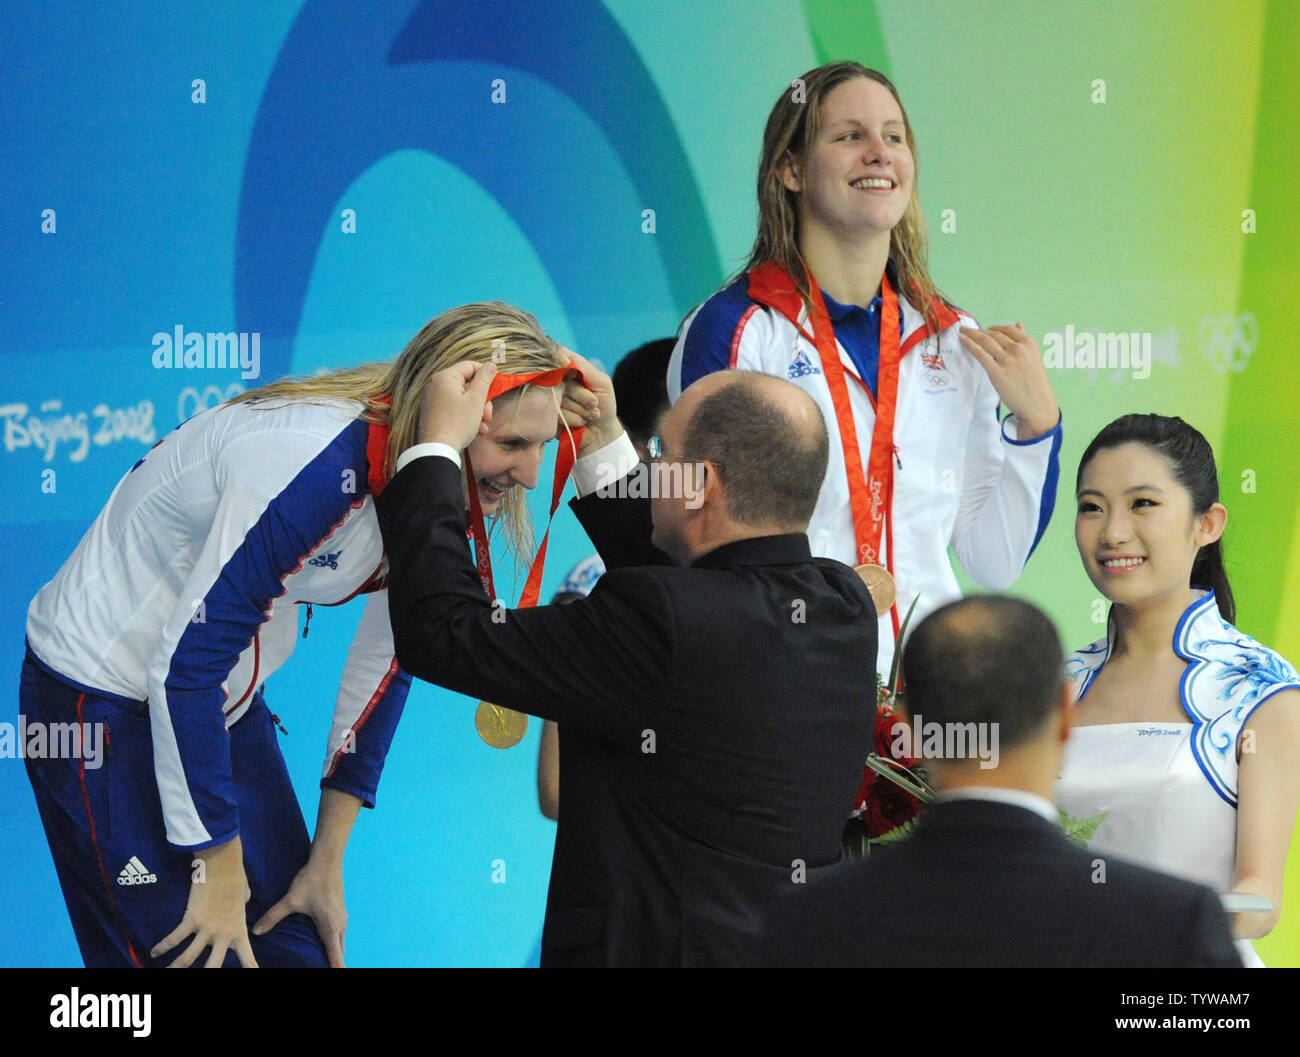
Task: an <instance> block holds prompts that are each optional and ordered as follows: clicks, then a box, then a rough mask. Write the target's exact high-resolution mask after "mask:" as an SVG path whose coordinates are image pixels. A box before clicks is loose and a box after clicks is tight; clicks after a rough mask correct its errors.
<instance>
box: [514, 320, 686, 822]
mask: <svg viewBox="0 0 1300 1057" xmlns="http://www.w3.org/2000/svg"><path fill="white" fill-rule="evenodd" d="M675 344H676V342H675V340H674V339H673V338H660V339H658V340H657V341H648V342H646V343H645V344H644V345H639V346H637V348H635V349H633V350H632V351H631V352H629V353H628V354H627V355H626V356H624V357H623V358H622V359H621V360H619V361H618V366H617V367H615V368H614V396H615V399H616V400H617V401H618V415H619V419H620V421H622V423H623V427H624V428H625V429H626V430H627V435H628V439H629V440H631V441H632V446H633V447H634V448H636V453H637V457H638V458H639V459H641V460H642V461H643V462H644V461H645V459H646V458H647V455H648V452H649V444H650V438H651V437H657V436H658V435H659V434H660V433H661V432H662V428H661V427H662V425H663V418H664V415H666V414H667V413H668V407H669V404H668V382H667V376H668V360H669V358H670V357H671V356H672V354H673V346H674V345H675ZM604 571H605V563H604V562H602V561H601V560H600V556H599V555H597V554H592V555H590V556H589V557H586V558H583V559H582V561H580V562H578V564H577V565H575V566H574V567H573V568H572V569H570V570H569V574H568V575H567V576H566V577H565V578H564V582H563V583H562V584H561V585H560V588H559V590H557V591H556V592H555V597H553V598H552V599H551V602H552V604H556V603H559V604H565V603H568V602H573V601H576V600H577V599H579V598H586V597H587V595H589V594H590V593H591V589H592V588H593V587H595V586H596V581H597V580H598V579H599V578H600V576H601V574H602V573H603V572H604ZM537 803H538V806H539V807H540V808H541V811H542V814H543V815H545V816H546V817H547V818H549V819H551V820H552V821H554V820H555V819H556V818H557V817H558V816H559V812H560V736H559V733H558V732H557V731H556V729H555V724H554V723H553V722H552V721H551V720H549V719H548V720H546V721H544V722H543V724H542V741H541V744H540V745H539V746H538V749H537Z"/></svg>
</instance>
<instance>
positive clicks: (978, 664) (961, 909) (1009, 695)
mask: <svg viewBox="0 0 1300 1057" xmlns="http://www.w3.org/2000/svg"><path fill="white" fill-rule="evenodd" d="M902 667H903V682H904V685H905V686H906V688H907V689H906V697H905V702H904V705H905V708H906V709H907V711H908V713H909V714H910V716H911V723H912V732H913V735H914V737H915V738H919V739H922V740H921V742H920V744H921V745H922V746H923V747H924V746H925V745H926V744H927V742H926V741H925V740H924V739H925V738H927V737H930V736H931V735H930V733H928V732H933V731H935V730H939V731H942V732H943V739H942V740H943V743H944V744H945V746H948V748H947V749H946V751H948V752H949V753H950V755H948V756H943V757H938V758H936V757H935V756H934V755H933V754H932V753H931V752H929V751H921V752H920V753H919V755H921V756H922V757H923V758H924V762H925V766H926V768H927V769H928V771H929V772H930V775H931V776H932V778H933V779H934V781H935V783H936V784H937V786H938V788H939V796H938V800H937V802H936V803H935V804H933V805H931V806H930V807H929V808H928V809H927V810H926V813H925V814H924V815H923V816H922V818H921V821H920V822H919V823H918V824H917V826H916V828H915V829H914V830H913V831H912V832H911V833H910V834H909V835H908V836H906V837H905V838H903V839H902V840H900V841H899V842H898V843H895V844H888V845H883V846H880V847H877V848H875V849H873V850H872V852H871V854H870V857H869V858H867V859H865V860H863V861H860V862H856V863H851V864H849V865H847V866H844V867H841V868H840V869H838V870H836V871H833V872H832V873H831V874H830V875H829V876H827V877H825V878H824V879H822V880H820V881H819V882H817V883H814V884H809V885H808V886H807V887H806V889H805V888H803V887H802V886H797V885H792V886H790V892H789V893H788V895H787V897H786V899H785V900H784V903H783V905H782V906H781V907H779V908H778V909H777V910H776V911H775V912H774V913H773V915H772V917H771V920H770V921H769V925H768V929H767V932H766V935H765V939H764V949H763V955H764V961H765V962H766V963H768V964H771V965H781V966H836V967H838V966H845V967H848V966H859V967H867V966H872V967H881V968H884V967H898V968H903V967H908V968H935V967H946V968H957V967H964V968H986V967H987V968H993V967H1008V966H1027V967H1043V968H1047V967H1056V966H1061V967H1091V968H1101V967H1110V968H1120V967H1139V966H1143V967H1145V966H1150V967H1166V968H1174V967H1194V966H1196V967H1200V966H1217V967H1237V966H1240V964H1241V963H1240V960H1239V959H1238V957H1237V953H1236V951H1235V950H1234V949H1233V945H1232V935H1231V932H1230V930H1229V928H1228V921H1227V918H1226V917H1225V916H1224V913H1223V910H1222V909H1221V908H1220V906H1219V901H1218V898H1217V897H1216V895H1215V894H1214V892H1213V891H1211V890H1210V889H1209V888H1206V887H1205V886H1203V885H1199V884H1194V883H1192V882H1190V881H1185V880H1180V879H1177V878H1173V877H1169V876H1167V875H1165V874H1161V873H1157V872H1156V871H1154V870H1149V869H1146V868H1144V867H1140V866H1135V865H1133V864H1131V863H1128V862H1125V861H1124V860H1122V859H1120V858H1118V857H1115V858H1111V857H1107V858H1105V859H1103V860H1099V859H1098V857H1097V855H1096V854H1095V853H1093V852H1089V851H1085V850H1084V849H1083V848H1080V847H1078V846H1077V845H1076V844H1074V843H1072V842H1071V841H1070V840H1069V839H1068V838H1067V837H1066V836H1065V834H1064V833H1063V832H1062V830H1061V827H1060V824H1059V821H1058V815H1057V812H1056V809H1055V808H1054V807H1053V806H1052V803H1051V801H1050V800H1049V799H1048V798H1049V796H1050V794H1051V789H1052V782H1053V780H1054V779H1055V777H1056V774H1057V771H1058V770H1059V768H1060V762H1061V755H1062V750H1063V748H1064V746H1065V744H1066V741H1067V739H1068V737H1069V735H1070V712H1071V707H1070V702H1071V696H1072V695H1071V693H1070V689H1069V687H1068V686H1067V684H1066V680H1065V668H1064V656H1063V654H1062V650H1061V642H1060V639H1059V638H1058V636H1057V634H1056V629H1055V628H1054V627H1053V626H1052V622H1051V621H1050V620H1049V619H1048V618H1047V617H1046V616H1045V615H1044V614H1043V613H1041V612H1040V611H1039V610H1037V609H1036V608H1034V607H1033V606H1031V605H1030V604H1029V603H1028V602H1023V601H1020V600H1018V599H1014V598H1006V597H999V596H993V595H980V596H975V597H972V598H967V599H964V600H962V601H959V602H953V603H950V604H948V605H946V606H943V607H942V608H940V609H938V610H936V611H935V612H934V613H932V614H931V615H930V616H928V617H926V618H925V619H924V620H922V621H921V623H920V624H919V625H918V626H917V628H916V630H915V631H914V632H913V633H912V635H911V636H910V637H909V639H908V641H907V644H906V646H905V647H904V649H903V666H902ZM936 725H937V726H936ZM959 732H960V735H961V740H960V741H959V740H958V733H959ZM986 735H987V737H986ZM994 738H996V741H994V740H993V739H994ZM975 743H979V744H981V745H985V744H995V745H996V746H997V757H996V761H997V762H996V766H991V767H990V766H988V764H989V762H990V759H991V757H989V758H985V757H984V756H983V755H981V754H977V753H974V752H971V751H967V752H965V753H964V754H959V753H960V750H959V749H958V746H959V745H965V746H967V747H968V748H969V747H970V746H972V745H973V744H975ZM917 744H918V742H917V741H916V740H914V741H913V744H912V747H911V748H912V751H913V752H914V753H917Z"/></svg>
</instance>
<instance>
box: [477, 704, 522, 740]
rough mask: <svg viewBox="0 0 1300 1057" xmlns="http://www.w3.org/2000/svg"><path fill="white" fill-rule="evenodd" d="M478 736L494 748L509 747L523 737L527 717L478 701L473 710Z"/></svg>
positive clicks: (520, 713) (511, 710)
mask: <svg viewBox="0 0 1300 1057" xmlns="http://www.w3.org/2000/svg"><path fill="white" fill-rule="evenodd" d="M474 727H475V729H476V730H477V731H478V736H479V737H480V738H482V739H483V740H484V741H486V742H487V743H488V744H489V745H491V746H492V748H494V749H509V748H512V747H513V746H515V745H518V744H519V743H520V742H521V741H523V739H524V734H525V733H526V732H527V730H528V717H527V716H526V715H524V713H522V712H516V711H514V710H513V709H509V708H502V707H501V706H500V705H491V704H488V702H486V701H480V702H479V703H478V708H477V709H476V710H475V712H474Z"/></svg>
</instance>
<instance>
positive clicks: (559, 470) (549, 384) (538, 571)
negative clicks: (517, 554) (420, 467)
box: [461, 367, 585, 609]
mask: <svg viewBox="0 0 1300 1057" xmlns="http://www.w3.org/2000/svg"><path fill="white" fill-rule="evenodd" d="M570 372H576V368H573V367H555V368H552V369H551V370H549V371H539V372H537V373H534V374H498V375H497V376H496V377H495V378H493V379H492V385H491V386H490V387H489V388H488V400H495V399H496V398H497V397H498V396H500V395H501V394H502V393H506V392H509V391H510V390H511V389H517V388H519V387H520V386H521V385H528V384H531V385H536V386H540V387H542V388H548V389H549V388H554V387H555V386H557V385H563V384H564V378H565V376H566V375H567V374H569V373H570ZM578 378H579V381H583V383H584V384H585V381H584V380H583V378H582V375H581V374H578ZM583 431H584V427H582V426H579V427H578V428H577V429H574V430H566V431H565V433H564V437H563V438H562V439H561V440H560V442H559V444H560V450H559V451H558V452H557V453H556V456H555V482H554V484H553V486H552V488H551V513H550V516H549V517H548V518H547V520H546V531H545V532H544V533H543V534H542V543H541V546H540V547H538V548H537V554H536V556H534V558H533V564H532V566H531V567H530V568H529V570H528V579H527V580H525V581H524V591H523V594H521V595H520V596H519V605H518V606H517V607H516V608H518V609H527V608H529V607H531V606H535V605H537V599H538V596H539V595H541V593H542V573H543V571H544V570H545V567H546V545H547V543H548V542H549V540H550V536H551V522H552V521H553V520H554V519H555V511H556V510H558V509H559V506H560V497H561V496H562V495H563V494H564V485H565V482H566V481H568V479H569V474H570V473H571V472H572V470H573V464H574V462H575V461H577V458H578V448H579V446H580V445H581V444H582V434H583ZM461 457H462V458H463V459H464V460H465V477H466V480H467V482H468V485H467V488H466V491H468V492H469V534H470V537H471V538H472V539H473V540H474V559H475V561H476V562H477V564H478V577H479V581H480V582H481V583H482V584H483V590H484V591H485V592H486V594H487V596H488V598H489V599H491V600H492V601H496V597H497V595H496V588H495V586H494V583H493V579H492V555H491V550H490V548H489V546H488V539H487V530H486V528H485V527H484V523H483V503H482V500H480V499H479V494H478V485H477V484H476V483H475V481H474V466H473V464H472V463H471V462H470V457H469V449H468V448H466V449H465V451H464V452H463V453H462V455H461Z"/></svg>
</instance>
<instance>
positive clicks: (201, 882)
mask: <svg viewBox="0 0 1300 1057" xmlns="http://www.w3.org/2000/svg"><path fill="white" fill-rule="evenodd" d="M194 858H195V867H194V875H193V879H192V881H191V883H190V898H189V902H188V903H187V904H186V906H185V917H184V918H182V919H181V923H180V924H179V925H177V926H176V928H174V929H173V930H172V931H171V932H170V933H168V934H167V935H166V936H165V937H164V938H163V939H162V940H161V941H159V943H158V944H157V945H156V946H155V947H154V948H153V950H151V951H150V952H149V954H150V956H151V957H153V958H157V957H160V956H161V955H163V954H166V953H167V952H168V951H170V950H172V949H173V948H174V947H176V946H177V945H178V944H179V943H180V942H181V941H182V940H184V939H185V938H186V937H188V936H193V937H194V939H193V941H192V942H191V943H190V945H189V946H188V947H186V948H185V950H184V951H183V952H181V954H180V956H179V957H177V958H176V960H175V961H173V962H172V963H171V965H170V966H169V968H172V969H185V968H188V967H189V966H190V965H192V964H193V963H194V961H195V960H196V959H197V958H198V957H199V955H200V954H202V953H203V951H204V949H205V948H208V947H210V948H212V953H211V954H209V955H208V960H207V962H206V963H204V965H205V968H208V969H214V968H220V966H221V963H222V962H223V961H225V958H226V952H227V951H228V950H233V951H234V952H235V954H236V955H237V956H238V958H239V963H240V965H242V966H243V967H244V968H245V969H256V968H257V959H255V958H254V957H253V948H252V946H251V945H250V944H249V941H248V920H247V915H246V912H245V909H244V908H245V904H247V902H248V900H249V897H250V896H251V894H252V893H251V892H250V890H249V887H248V878H247V877H246V876H245V875H244V851H243V846H242V845H241V844H240V841H239V838H238V837H235V838H234V839H233V840H230V841H227V842H226V843H225V844H218V845H217V846H215V847H212V848H204V849H203V850H202V851H197V852H195V853H194Z"/></svg>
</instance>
